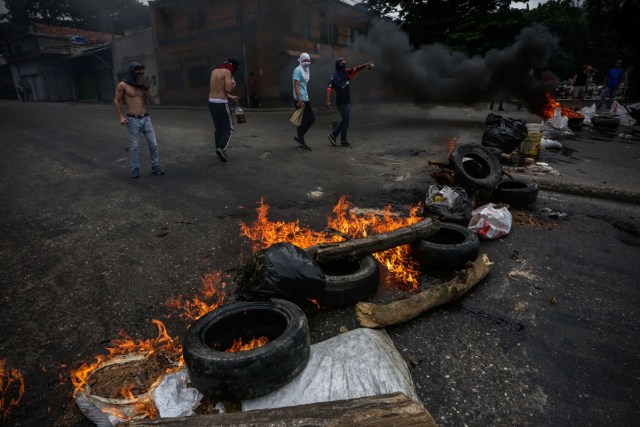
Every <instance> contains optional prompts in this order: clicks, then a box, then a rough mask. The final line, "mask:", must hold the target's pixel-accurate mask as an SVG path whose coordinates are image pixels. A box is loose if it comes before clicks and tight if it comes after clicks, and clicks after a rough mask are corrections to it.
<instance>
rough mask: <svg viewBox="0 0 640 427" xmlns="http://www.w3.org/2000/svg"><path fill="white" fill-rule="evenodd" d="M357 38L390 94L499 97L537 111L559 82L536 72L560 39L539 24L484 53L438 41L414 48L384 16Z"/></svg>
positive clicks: (417, 98) (438, 99) (468, 100)
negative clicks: (475, 53)
mask: <svg viewBox="0 0 640 427" xmlns="http://www.w3.org/2000/svg"><path fill="white" fill-rule="evenodd" d="M361 42H362V45H361V46H364V49H365V50H366V51H367V52H368V53H369V55H370V56H371V57H372V59H374V60H375V64H376V65H375V69H376V73H379V74H381V76H382V78H381V80H382V86H383V90H384V92H385V93H386V94H387V96H388V97H392V98H391V99H393V100H402V101H412V102H417V103H438V104H464V105H471V104H475V103H478V102H487V101H490V100H492V99H495V100H497V99H500V98H503V99H505V100H508V99H514V100H517V101H518V102H521V103H522V104H523V105H525V106H526V107H527V108H529V109H530V110H531V111H538V109H539V107H540V106H541V105H544V104H545V103H546V98H545V92H547V91H549V90H552V89H553V88H554V87H555V85H556V83H557V81H556V78H555V76H553V75H552V74H551V73H548V72H547V73H542V74H540V72H541V70H544V69H545V67H546V66H547V64H548V62H549V59H550V58H551V57H552V55H553V54H554V53H555V52H556V50H557V48H558V39H557V38H556V37H555V36H554V35H552V34H551V32H550V31H549V30H548V29H546V28H545V27H543V26H542V25H533V26H531V27H528V28H525V29H523V30H522V31H521V32H520V34H519V35H518V36H517V37H516V39H515V42H514V44H513V45H511V46H509V47H507V48H505V49H501V50H497V49H494V50H491V51H489V52H487V53H486V54H485V55H484V56H469V55H467V54H465V53H463V52H455V51H452V50H450V49H448V48H447V47H446V46H444V45H442V44H431V45H424V46H421V47H419V48H417V49H416V48H414V47H412V45H411V43H410V42H409V37H408V36H407V34H405V33H404V32H403V31H402V30H401V29H400V28H399V27H398V26H397V25H396V24H394V23H391V22H389V21H384V20H376V21H375V22H374V23H373V25H372V27H371V29H370V31H369V34H368V37H367V38H366V39H363V40H361ZM532 70H534V75H533V76H532V75H531V71H532Z"/></svg>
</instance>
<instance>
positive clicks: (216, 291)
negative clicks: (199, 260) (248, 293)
mask: <svg viewBox="0 0 640 427" xmlns="http://www.w3.org/2000/svg"><path fill="white" fill-rule="evenodd" d="M228 278H229V276H225V277H223V275H222V273H221V272H219V271H216V272H213V273H210V274H207V275H205V277H204V278H203V279H202V291H201V292H202V297H203V298H204V299H200V298H199V297H198V296H195V297H194V298H193V300H192V301H189V300H187V299H186V298H185V297H183V296H178V297H175V298H169V299H167V300H166V301H165V303H164V305H165V306H166V307H168V308H177V309H179V310H182V312H181V313H180V318H181V319H183V320H190V321H193V320H196V319H198V318H200V317H202V316H204V315H205V314H207V313H208V312H210V311H212V310H215V309H216V308H218V307H219V306H220V305H221V304H222V303H223V302H224V301H225V299H226V297H227V294H226V293H225V292H223V290H224V289H225V288H226V287H227V283H225V282H224V280H225V279H228ZM212 298H215V299H214V301H213V302H211V303H208V302H206V300H210V299H212Z"/></svg>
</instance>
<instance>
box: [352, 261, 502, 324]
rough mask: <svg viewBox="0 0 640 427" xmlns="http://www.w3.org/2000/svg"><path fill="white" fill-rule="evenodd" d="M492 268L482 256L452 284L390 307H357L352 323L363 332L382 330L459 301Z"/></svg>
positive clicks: (406, 299) (430, 289)
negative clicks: (357, 325)
mask: <svg viewBox="0 0 640 427" xmlns="http://www.w3.org/2000/svg"><path fill="white" fill-rule="evenodd" d="M492 266H493V262H491V261H489V257H488V256H487V254H482V255H480V256H479V257H478V258H477V259H476V260H475V261H473V262H472V263H470V264H469V266H468V267H467V268H465V269H464V270H463V271H462V272H461V273H460V274H459V275H458V276H457V277H456V278H454V279H453V280H450V281H448V282H446V283H439V284H436V285H432V286H430V287H429V288H427V289H426V290H424V291H422V292H420V293H419V294H415V295H412V296H410V297H409V298H404V299H401V300H400V301H396V302H392V303H390V304H373V303H370V302H359V303H357V304H356V319H357V320H358V323H359V324H360V326H363V327H365V328H383V327H385V326H390V325H397V324H398V323H402V322H406V321H407V320H411V319H413V318H414V317H416V316H419V315H421V314H422V313H424V312H425V311H427V310H430V309H432V308H434V307H438V306H440V305H442V304H446V303H449V302H451V301H455V300H456V299H458V298H460V297H461V296H462V295H464V294H465V293H467V292H468V291H469V289H471V288H472V287H473V286H475V285H476V284H477V283H478V282H480V281H481V280H482V279H484V278H485V276H486V275H487V274H489V272H490V271H491V267H492Z"/></svg>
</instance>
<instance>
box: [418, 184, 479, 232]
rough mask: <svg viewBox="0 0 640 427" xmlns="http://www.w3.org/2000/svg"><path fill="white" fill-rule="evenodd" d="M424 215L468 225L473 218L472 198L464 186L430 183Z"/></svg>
mask: <svg viewBox="0 0 640 427" xmlns="http://www.w3.org/2000/svg"><path fill="white" fill-rule="evenodd" d="M424 216H427V217H429V218H434V219H437V220H438V221H442V222H453V223H455V224H460V225H464V226H466V225H467V224H469V220H471V200H470V199H469V196H468V195H467V192H466V191H465V190H464V188H462V187H458V186H456V187H449V186H446V185H444V186H440V185H435V184H434V185H430V186H429V189H428V190H427V195H426V198H425V202H424Z"/></svg>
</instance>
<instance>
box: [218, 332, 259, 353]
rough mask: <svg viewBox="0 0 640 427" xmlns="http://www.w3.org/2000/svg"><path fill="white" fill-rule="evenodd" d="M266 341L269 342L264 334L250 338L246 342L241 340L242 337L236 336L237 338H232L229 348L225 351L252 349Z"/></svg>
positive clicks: (233, 351)
mask: <svg viewBox="0 0 640 427" xmlns="http://www.w3.org/2000/svg"><path fill="white" fill-rule="evenodd" d="M268 342H269V339H268V338H267V337H266V336H264V335H263V336H261V337H259V338H251V341H249V342H248V343H246V344H244V343H243V342H242V338H238V339H235V338H234V339H233V345H232V346H231V348H228V349H226V350H225V353H237V352H239V351H247V350H252V349H254V348H258V347H262V346H263V345H265V344H267V343H268Z"/></svg>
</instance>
